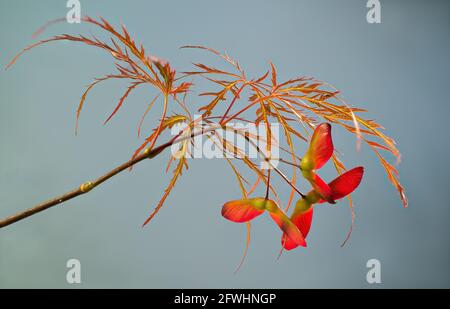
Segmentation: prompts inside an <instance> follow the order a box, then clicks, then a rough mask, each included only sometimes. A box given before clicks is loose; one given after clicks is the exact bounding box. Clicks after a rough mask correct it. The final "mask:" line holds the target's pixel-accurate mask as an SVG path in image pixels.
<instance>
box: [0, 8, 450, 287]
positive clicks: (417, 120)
mask: <svg viewBox="0 0 450 309" xmlns="http://www.w3.org/2000/svg"><path fill="white" fill-rule="evenodd" d="M381 2H382V23H381V24H379V25H370V24H368V23H367V22H366V17H365V15H366V12H367V8H366V6H365V4H366V1H318V0H314V1H313V0H310V1H234V0H233V1H221V2H219V1H206V0H205V1H81V3H82V13H83V14H87V15H91V16H99V15H101V16H103V17H105V18H107V19H108V20H110V21H111V22H112V23H113V24H114V25H118V24H119V22H120V21H122V22H124V23H125V25H126V26H127V28H128V30H129V31H130V33H132V34H133V35H134V36H135V37H136V39H137V40H138V41H142V42H143V43H144V46H146V48H147V49H148V50H149V51H151V53H153V54H156V55H160V56H162V57H164V58H167V59H169V60H170V61H171V62H172V63H173V65H174V66H175V67H178V68H180V70H186V69H188V68H190V63H191V62H192V61H200V60H204V61H205V62H208V63H217V62H215V61H216V60H215V59H214V58H212V57H209V56H204V54H202V53H201V52H197V51H186V50H179V49H178V47H179V46H181V45H185V44H202V45H207V46H210V47H213V48H216V49H218V50H225V49H226V50H227V51H228V52H229V54H230V55H232V56H233V57H234V58H236V59H238V60H239V61H240V62H241V63H242V65H243V66H244V68H245V69H246V71H247V72H248V74H249V75H260V74H262V73H264V72H265V71H266V70H267V66H268V62H269V61H273V62H274V63H275V64H276V65H277V67H278V70H279V76H280V78H283V79H288V78H291V77H295V76H298V75H302V74H305V75H312V76H315V77H317V78H319V79H322V80H326V81H329V82H331V83H333V84H334V85H335V86H337V87H338V88H339V89H341V90H342V92H343V95H344V97H345V98H346V100H347V101H348V102H350V103H351V104H354V105H357V106H359V107H363V108H367V109H369V110H370V117H371V118H375V119H377V120H379V121H380V122H381V123H382V124H383V125H384V126H385V127H386V128H387V129H388V132H389V134H390V135H392V136H393V137H394V138H395V139H396V140H397V141H398V146H399V148H400V150H401V152H402V154H403V157H402V159H403V160H402V163H401V165H400V166H399V170H400V173H401V180H402V182H403V184H404V185H405V187H406V188H407V193H408V197H409V199H410V207H409V208H408V209H403V208H402V206H401V203H400V201H399V199H398V195H397V192H396V191H395V190H394V189H393V188H392V187H391V185H390V184H389V183H388V182H387V179H386V176H385V174H384V172H383V171H382V169H381V168H380V166H379V165H378V162H377V159H376V157H375V156H374V155H373V154H372V153H371V152H370V151H369V150H368V149H367V148H366V147H363V149H362V151H361V152H359V153H357V152H356V151H355V147H354V144H355V141H354V140H353V139H352V138H349V137H348V136H346V135H345V134H344V132H343V131H342V130H335V144H336V146H337V147H338V148H340V149H341V150H342V152H344V154H345V156H344V161H345V162H346V163H347V164H349V165H350V166H351V165H356V164H363V165H364V166H366V175H365V179H364V181H363V183H362V185H361V186H360V188H359V189H358V190H357V192H356V193H355V194H354V200H355V206H356V211H357V222H356V228H355V230H354V233H353V236H352V238H351V239H350V241H349V243H348V245H347V246H346V247H344V248H340V247H339V244H340V243H341V242H342V240H343V239H344V237H345V234H346V232H347V228H348V225H349V216H350V212H349V210H348V207H346V202H344V201H343V202H341V203H340V204H339V206H338V207H334V208H333V207H323V208H317V212H316V217H315V222H314V224H313V227H312V231H311V234H310V237H309V247H308V248H307V249H306V250H304V249H299V250H296V251H293V252H290V253H289V254H285V255H284V256H283V257H282V258H281V259H280V260H279V261H276V256H277V253H278V251H279V237H280V235H279V232H278V230H277V228H276V227H275V225H274V224H273V223H272V222H270V219H269V218H267V217H265V218H260V219H258V220H257V221H255V224H254V225H253V239H252V244H251V247H250V251H249V255H248V259H247V261H246V263H245V265H244V267H243V268H242V270H241V271H240V273H238V274H237V275H234V274H233V270H234V268H235V266H236V265H237V263H238V262H239V259H240V257H241V254H242V250H243V247H244V239H245V227H244V226H243V225H236V224H232V223H230V222H227V221H225V220H224V219H223V218H222V217H221V216H220V207H221V205H222V204H223V202H224V201H226V200H229V199H232V198H234V197H238V196H239V189H238V187H237V185H236V184H235V180H234V176H233V175H232V173H231V172H230V171H229V170H228V169H227V166H226V164H225V163H224V162H223V161H220V160H196V161H194V162H191V163H190V170H189V172H188V173H186V174H185V175H183V177H182V179H181V180H180V181H179V183H178V186H177V187H176V188H175V190H174V191H173V194H172V195H171V196H170V197H169V199H168V200H167V204H166V206H165V207H164V209H163V210H162V211H161V212H160V213H159V215H158V216H157V218H156V219H155V220H154V221H153V222H152V223H151V224H150V225H149V226H148V227H147V228H145V229H142V228H141V227H140V225H141V223H142V222H143V219H144V218H145V217H146V216H147V215H148V213H149V211H150V210H151V209H153V207H154V204H155V203H156V202H157V200H158V199H159V197H160V195H161V193H162V190H163V189H164V187H165V185H166V184H167V181H168V178H167V177H163V170H164V166H165V161H166V158H167V157H164V158H163V157H162V158H157V159H155V160H152V161H148V162H145V163H143V164H141V165H140V166H138V167H137V168H136V169H135V170H134V171H133V172H132V173H131V174H130V173H127V172H125V173H123V174H121V175H119V176H117V177H115V178H114V179H112V180H111V181H110V182H108V183H106V184H104V185H103V186H102V187H100V188H98V189H96V190H94V191H92V192H91V193H89V194H88V195H86V196H83V197H80V198H78V199H75V200H72V201H69V202H68V203H66V204H64V205H63V206H60V207H55V208H53V209H51V210H48V211H46V212H45V213H42V214H39V215H36V216H34V217H32V218H30V219H27V220H24V221H22V222H20V223H17V224H14V225H12V226H10V227H7V228H5V229H2V230H1V231H0V287H3V288H12V287H63V288H64V287H73V286H70V285H68V284H67V283H66V280H65V274H66V271H67V269H66V267H65V264H66V261H67V260H68V259H70V258H77V259H79V260H80V261H81V263H82V284H81V287H146V288H188V287H190V288H205V287H216V288H223V287H227V288H232V287H247V288H251V287H254V288H305V287H362V288H366V287H370V288H372V287H373V286H371V285H369V284H368V283H367V282H366V272H367V269H366V262H367V260H368V259H371V258H377V259H379V260H380V261H381V265H382V273H381V275H382V282H383V283H382V284H381V285H378V287H397V288H400V287H402V288H403V287H450V271H449V270H450V259H449V258H450V247H449V239H448V235H449V225H448V224H449V219H450V211H449V209H450V208H449V202H448V201H449V200H450V196H449V192H450V190H449V189H448V177H449V176H448V175H449V164H448V161H447V160H448V158H449V138H448V132H449V126H448V123H449V101H448V95H447V91H448V88H449V87H448V85H449V84H448V83H449V72H450V61H449V54H450V35H449V29H450V25H449V14H450V2H448V1H399V0H397V1H381ZM65 3H66V1H18V0H15V1H5V0H3V1H1V2H0V20H1V27H0V42H1V43H0V44H1V49H0V65H1V66H2V67H3V66H4V65H6V64H7V62H8V61H9V60H10V59H11V57H13V56H14V54H15V53H16V52H18V51H19V50H20V49H21V48H22V47H23V46H25V45H27V44H29V43H30V42H32V39H31V37H30V34H31V33H32V32H33V31H34V30H35V29H36V28H38V27H39V26H40V25H42V24H43V23H44V22H46V21H48V20H51V19H53V18H55V17H60V16H64V15H65V14H66V10H67V9H66V7H65ZM64 32H69V33H74V34H77V33H87V34H89V33H90V32H92V33H95V34H98V33H99V31H98V30H97V29H93V28H92V27H89V26H86V25H68V24H59V25H56V26H53V27H51V28H50V29H49V30H48V32H46V33H45V34H44V35H43V37H47V36H49V35H51V34H58V33H64ZM111 71H112V66H111V59H110V57H108V55H105V54H104V53H102V52H100V51H97V50H95V49H92V48H89V47H84V46H80V45H79V44H77V43H52V46H50V45H47V46H45V47H41V48H38V49H36V50H34V51H33V52H31V53H30V54H27V55H26V56H25V57H24V58H22V59H20V61H19V62H18V63H17V64H16V65H15V66H14V67H13V68H12V69H11V70H8V71H1V73H0V100H1V103H0V145H1V152H0V216H1V217H3V216H6V215H9V214H12V213H14V212H16V211H19V210H21V209H24V208H26V207H29V206H31V205H33V204H35V203H37V202H39V201H41V200H42V199H45V198H49V197H52V196H54V195H56V194H58V193H62V192H64V191H67V190H69V189H71V188H72V187H74V186H76V185H77V184H79V183H81V182H83V181H86V180H89V178H90V177H96V176H98V175H100V174H102V173H104V172H105V171H107V170H108V169H110V168H111V167H113V166H115V165H117V164H119V163H121V162H122V161H124V160H126V159H128V158H129V156H130V153H131V151H132V150H133V149H135V148H136V147H137V146H138V145H139V142H140V140H138V139H137V137H136V127H137V122H138V119H139V117H140V115H141V113H142V112H143V110H144V109H145V106H146V104H147V103H148V100H149V98H150V95H151V94H152V93H153V92H152V90H150V89H146V88H142V89H140V90H138V91H136V93H134V94H133V95H131V96H130V98H129V101H128V102H127V103H126V106H125V108H124V109H123V110H121V112H120V113H119V114H118V115H117V118H115V119H114V120H113V121H112V122H111V123H110V124H109V125H107V126H106V127H104V126H103V125H102V121H103V120H104V119H105V117H106V116H107V115H108V113H109V112H110V111H111V109H112V108H113V106H114V104H115V103H116V102H117V100H118V98H119V97H120V95H121V93H122V91H123V90H124V87H125V85H124V84H122V83H116V82H109V83H107V84H104V85H103V86H100V87H98V88H97V89H96V90H94V91H93V92H92V93H91V95H90V97H89V98H88V103H87V105H86V109H85V113H84V114H82V118H81V123H80V134H79V135H78V136H77V137H75V136H74V119H75V117H74V112H75V108H76V105H77V100H78V99H79V97H80V95H81V93H82V91H83V90H84V87H85V86H86V85H87V84H88V83H89V82H90V81H91V79H92V78H94V77H98V76H101V75H103V74H105V73H109V72H111ZM205 86H206V84H205V83H204V82H201V81H200V82H199V84H198V87H199V88H200V87H205ZM196 100H197V99H196V97H195V96H193V97H192V99H191V101H190V102H191V103H190V104H195V106H198V102H196ZM155 111H158V110H157V109H155ZM155 119H156V118H153V120H155ZM151 120H152V119H149V121H151ZM149 124H150V122H147V126H146V128H147V129H149V128H150V126H149ZM324 176H325V177H326V178H327V179H330V178H331V177H333V176H332V173H331V169H328V170H326V171H325V174H324ZM288 191H289V189H288V187H287V186H286V187H285V189H284V190H282V192H283V194H284V196H286V194H287V193H288ZM285 198H286V197H285Z"/></svg>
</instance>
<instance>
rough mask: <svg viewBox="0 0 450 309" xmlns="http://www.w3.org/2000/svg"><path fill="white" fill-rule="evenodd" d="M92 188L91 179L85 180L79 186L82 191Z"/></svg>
mask: <svg viewBox="0 0 450 309" xmlns="http://www.w3.org/2000/svg"><path fill="white" fill-rule="evenodd" d="M93 188H94V183H93V182H92V181H87V182H85V183H83V184H82V185H81V186H80V190H81V192H83V193H86V192H89V191H91V190H92V189H93Z"/></svg>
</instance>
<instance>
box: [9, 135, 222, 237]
mask: <svg viewBox="0 0 450 309" xmlns="http://www.w3.org/2000/svg"><path fill="white" fill-rule="evenodd" d="M216 129H218V127H211V128H209V129H204V130H201V131H200V132H197V133H192V134H191V135H188V136H181V137H179V135H177V136H175V137H174V138H172V139H171V140H170V141H168V142H166V143H164V144H161V145H159V146H158V147H155V148H153V149H150V148H147V149H146V150H144V152H143V153H142V154H140V155H138V156H136V157H135V158H133V159H131V160H129V161H127V162H125V163H122V164H121V165H119V166H117V167H116V168H114V169H112V170H110V171H109V172H107V173H106V174H104V175H102V176H100V177H98V178H97V179H95V180H93V181H88V182H85V183H83V184H81V185H80V186H79V187H78V188H75V189H73V190H71V191H69V192H66V193H64V194H62V195H59V196H57V197H54V198H52V199H50V200H47V201H45V202H42V203H40V204H38V205H36V206H33V207H31V208H28V209H26V210H23V211H20V212H18V213H16V214H14V215H11V216H9V217H6V218H4V219H2V220H0V229H1V228H3V227H5V226H8V225H10V224H13V223H15V222H17V221H20V220H23V219H25V218H28V217H30V216H32V215H35V214H37V213H39V212H41V211H44V210H46V209H48V208H50V207H53V206H56V205H59V204H62V203H64V202H66V201H68V200H71V199H73V198H75V197H77V196H80V195H83V194H86V193H88V192H89V191H91V190H92V189H94V188H95V187H97V186H99V185H100V184H102V183H103V182H105V181H107V180H109V179H110V178H111V177H113V176H115V175H117V174H119V173H120V172H123V171H124V170H126V169H128V168H130V167H132V166H133V165H135V164H137V163H139V162H141V161H143V160H145V159H152V158H154V157H156V156H157V155H158V154H160V153H161V152H162V151H163V150H164V149H166V148H168V147H170V146H172V145H174V144H178V143H180V142H182V141H184V140H187V139H190V138H192V137H194V136H196V135H198V134H205V133H207V132H210V131H213V130H216Z"/></svg>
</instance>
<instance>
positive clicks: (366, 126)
mask: <svg viewBox="0 0 450 309" xmlns="http://www.w3.org/2000/svg"><path fill="white" fill-rule="evenodd" d="M82 21H83V22H85V23H88V24H92V25H94V26H96V27H98V28H100V29H101V30H103V31H106V33H107V34H108V36H110V40H109V41H104V40H100V39H98V38H96V37H95V36H92V37H88V36H83V35H68V34H63V35H58V36H54V37H51V38H49V39H46V40H42V41H39V42H37V43H35V44H32V45H30V46H28V47H26V48H25V49H24V50H23V51H22V52H21V53H19V54H18V55H17V56H16V57H15V58H14V59H13V60H12V61H11V63H10V64H9V65H8V66H10V65H12V64H13V63H14V62H16V60H17V59H18V58H19V57H20V56H21V55H22V54H23V53H25V52H27V51H28V50H30V49H32V48H35V47H37V46H40V45H43V44H46V43H49V42H54V41H73V42H80V43H83V44H86V45H89V46H93V47H96V48H99V49H101V50H103V51H105V52H107V53H108V54H109V55H110V56H112V59H113V61H114V66H115V69H116V72H114V73H111V74H107V75H105V76H103V77H99V78H96V79H95V80H94V81H93V82H92V83H91V84H90V85H89V86H88V87H87V89H86V90H85V92H84V93H83V95H82V97H81V100H80V102H79V105H78V109H77V115H76V118H77V127H78V119H79V116H80V113H81V111H82V108H83V106H84V103H85V101H86V98H87V95H88V93H89V92H90V91H91V90H92V89H93V88H94V86H96V85H97V84H99V83H101V82H103V81H106V80H110V79H122V80H127V81H129V86H128V88H127V89H126V91H125V92H124V94H123V96H122V97H121V98H120V99H119V102H118V103H117V105H116V107H115V108H114V110H113V111H112V112H111V114H110V116H109V117H108V118H107V119H106V121H105V123H107V122H108V121H110V120H111V119H112V118H113V117H114V116H115V115H116V113H117V112H118V111H119V110H120V109H121V107H122V106H123V104H124V102H125V101H126V98H127V97H128V95H129V94H130V93H131V92H132V91H133V90H134V89H136V88H137V87H138V86H143V85H151V86H153V87H154V88H155V89H156V90H157V94H156V95H155V97H153V98H152V99H151V100H150V103H149V104H148V107H147V108H146V110H145V112H144V113H143V116H142V118H141V119H140V121H139V126H138V135H139V134H140V133H141V125H142V123H143V122H144V119H145V116H146V115H147V114H148V113H149V112H150V110H151V109H152V108H153V106H154V105H155V104H161V105H162V113H161V116H160V120H159V122H158V123H157V124H156V125H155V127H154V128H153V129H152V131H151V132H150V134H148V136H147V137H146V138H145V140H144V142H143V143H142V145H141V146H139V147H138V148H137V149H136V151H135V152H134V154H133V156H137V155H138V154H140V153H142V152H144V151H148V150H149V149H152V148H153V147H155V145H156V142H157V140H158V138H159V137H160V136H161V135H162V133H163V132H164V131H165V130H167V129H170V128H171V127H172V126H173V125H175V124H177V123H180V122H184V123H187V126H186V128H185V129H184V130H185V131H183V132H180V134H184V133H185V132H186V131H187V130H191V131H190V132H193V131H194V129H195V128H196V127H197V123H198V119H194V118H193V117H192V115H191V111H192V110H193V109H192V108H191V107H189V108H188V106H187V104H186V97H187V94H188V93H189V90H190V88H191V87H192V83H190V82H184V81H183V80H186V79H187V78H194V77H201V78H204V79H206V80H208V81H209V82H210V83H212V85H213V87H214V88H215V90H214V91H208V92H204V93H201V94H200V99H201V100H204V99H205V98H207V103H206V104H203V105H202V106H200V107H199V109H198V111H199V112H200V113H201V114H202V117H201V118H202V121H204V122H205V123H207V124H208V125H212V124H215V125H217V127H220V128H225V127H226V124H227V123H229V122H230V121H233V120H234V121H244V122H249V123H254V124H257V125H258V124H264V125H265V126H266V133H265V134H266V136H264V138H265V139H266V140H267V141H272V136H271V128H270V123H271V122H272V121H276V122H278V123H279V124H280V125H281V128H282V131H283V141H279V144H280V147H281V149H282V150H283V153H285V154H286V155H287V157H288V159H281V162H284V163H285V164H286V165H287V166H289V168H290V169H291V170H292V172H291V173H292V176H291V177H287V176H286V175H285V174H284V173H283V172H282V171H281V170H280V169H278V168H276V169H275V171H276V172H277V173H278V174H280V176H281V177H282V178H283V179H284V180H285V181H286V183H287V185H289V186H290V187H291V188H292V190H291V192H290V196H289V199H288V201H287V203H286V206H285V208H284V209H285V211H287V210H288V209H289V207H290V205H291V203H292V201H293V198H294V196H295V195H296V194H298V193H300V194H301V192H300V191H299V189H298V188H297V185H298V174H297V173H298V170H299V169H300V165H299V164H300V162H301V158H299V157H298V156H297V155H296V154H297V153H300V151H298V150H297V149H295V146H294V145H295V139H298V140H300V141H304V142H306V141H308V140H309V138H310V136H311V134H312V132H313V130H314V129H315V128H316V127H317V124H318V123H320V122H328V123H330V124H333V125H335V126H339V127H342V128H343V129H345V130H346V131H348V132H349V133H351V134H353V135H355V136H356V138H357V140H358V143H360V142H364V143H365V144H367V145H368V146H369V147H370V148H371V149H372V150H373V151H374V153H375V154H376V156H377V157H378V159H379V160H380V163H381V166H382V167H383V168H384V169H385V171H386V173H387V176H388V179H389V180H390V182H391V183H392V184H393V185H394V186H395V187H396V189H397V190H398V192H399V194H400V197H401V200H402V202H403V205H404V207H406V206H407V204H408V202H407V199H406V196H405V192H404V188H403V187H402V185H401V184H400V182H399V175H398V171H397V170H396V168H395V166H394V165H393V164H390V163H388V161H387V159H386V158H385V154H386V153H390V154H391V155H393V156H394V157H396V158H397V159H398V160H399V159H400V154H399V151H398V150H397V148H396V146H395V142H394V141H393V139H392V138H390V137H389V136H387V135H385V134H384V133H383V132H382V130H383V128H382V127H381V126H380V125H379V124H378V123H377V122H375V121H374V120H370V119H366V118H364V117H363V115H364V113H366V110H364V109H361V108H355V107H350V106H349V105H348V104H346V103H345V102H344V101H343V100H342V99H341V97H340V96H339V91H337V90H336V89H335V88H334V87H332V86H331V85H329V84H327V83H325V82H322V81H318V80H316V79H314V78H311V77H304V76H302V77H298V78H293V79H289V80H286V81H281V80H279V77H278V75H277V71H276V68H275V66H274V65H273V64H272V63H271V64H270V67H269V69H268V70H267V72H266V73H265V74H263V75H262V76H258V77H253V78H249V77H247V75H246V74H245V72H244V70H243V69H242V67H241V66H240V64H239V63H238V62H237V61H235V60H233V59H232V58H230V57H229V56H228V55H227V54H222V53H219V52H218V51H216V50H213V49H210V48H207V47H203V46H183V48H195V49H202V50H204V51H206V52H210V53H212V54H214V55H216V56H218V57H219V58H220V59H221V60H222V61H224V62H225V64H226V65H227V66H228V67H229V68H230V69H229V70H225V69H219V68H216V67H213V66H211V65H206V64H202V63H195V64H194V67H195V68H194V69H193V70H192V71H190V72H182V73H180V74H178V73H177V72H176V71H175V70H174V69H173V68H172V67H171V65H170V63H169V62H168V61H165V60H162V59H160V58H157V57H155V56H152V55H150V54H148V53H147V52H146V50H145V49H144V47H143V46H142V44H136V42H135V40H134V39H133V38H132V37H131V36H130V34H129V33H128V32H127V30H126V29H125V27H123V26H122V28H121V30H116V28H114V27H113V26H112V25H111V24H109V23H108V22H107V21H106V20H104V19H102V18H100V19H99V20H96V19H93V18H90V17H83V18H82ZM51 23H54V22H51ZM43 29H44V28H43ZM43 29H41V30H40V31H39V32H42V30H43ZM246 93H250V95H247V96H245V97H244V94H246ZM169 105H170V106H171V107H173V108H175V107H177V106H178V107H177V109H178V110H179V112H178V113H176V114H169V113H168V109H169V108H168V107H169ZM223 110H225V112H223ZM202 134H204V135H205V136H207V137H208V138H213V137H214V136H215V137H216V139H215V141H216V140H217V139H220V141H221V142H220V143H218V144H219V146H220V147H222V150H223V151H224V152H227V153H231V154H234V155H235V156H236V157H237V159H239V160H240V161H242V162H243V163H244V165H245V166H247V167H248V168H249V170H250V171H251V172H252V173H254V174H255V181H254V182H253V183H249V182H248V181H247V180H246V179H245V178H244V177H243V175H242V171H241V168H238V167H237V166H235V163H233V160H230V159H229V158H226V161H227V163H228V164H229V165H230V168H231V170H232V172H233V173H234V174H235V175H236V179H237V183H238V185H239V187H240V189H241V191H242V197H243V198H248V197H249V196H250V195H251V194H252V192H253V191H254V190H255V189H256V188H257V187H258V186H260V185H262V186H265V187H266V188H267V191H268V192H269V191H270V193H271V194H273V195H274V196H275V199H276V200H277V203H278V204H279V205H281V202H280V200H279V198H278V194H277V190H276V188H274V187H273V186H272V185H271V184H270V169H269V170H268V171H267V172H266V171H264V170H262V169H261V168H260V167H259V166H258V165H257V164H256V163H255V162H254V160H252V159H251V158H249V157H248V156H247V155H246V154H245V153H244V152H243V151H241V150H240V149H238V146H237V145H235V144H234V143H233V141H231V140H226V138H224V137H221V136H218V135H217V134H216V132H215V131H214V130H210V131H206V132H204V133H202ZM238 134H242V135H245V133H244V132H238ZM245 136H246V138H247V140H249V137H248V135H245ZM177 137H178V136H175V137H173V138H172V141H175V140H176V139H177ZM188 143H189V139H185V140H184V141H183V142H182V143H181V146H180V151H181V153H182V155H179V156H176V157H174V156H171V157H170V159H169V164H168V168H169V166H170V164H171V163H172V162H175V161H176V162H177V164H176V167H175V168H174V171H173V175H172V179H171V181H170V183H169V185H168V187H167V189H166V190H165V192H164V194H163V197H162V198H161V200H160V201H159V203H158V204H157V207H156V208H155V209H154V211H153V212H152V213H151V215H150V216H149V218H148V219H147V220H146V221H145V223H144V224H146V223H147V222H149V221H150V220H151V219H152V218H153V217H154V216H155V214H156V213H157V212H158V211H159V209H160V208H161V207H162V206H163V204H164V201H165V200H166V198H167V197H168V195H169V193H170V192H171V190H172V189H173V187H174V186H175V183H176V181H177V179H178V178H179V177H180V175H181V174H182V172H183V170H184V169H187V168H188V166H187V162H186V158H185V156H184V155H183V154H187V152H188V151H189V150H188V149H189V147H187V145H188ZM283 144H284V145H286V147H283ZM267 145H268V146H267V147H268V149H267V150H270V147H271V143H267ZM331 159H332V162H333V164H334V167H335V169H336V171H337V173H338V174H339V175H340V174H342V173H344V172H345V171H346V168H345V166H344V164H343V163H342V162H341V160H340V159H339V158H338V154H337V152H333V153H332V156H331ZM349 200H350V207H351V209H352V225H353V221H354V212H353V207H352V203H351V199H350V198H349ZM247 227H248V237H247V244H248V241H249V239H250V238H249V237H250V236H249V235H250V223H247ZM350 232H351V229H350ZM350 232H349V234H348V235H350ZM347 238H348V237H347Z"/></svg>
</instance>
